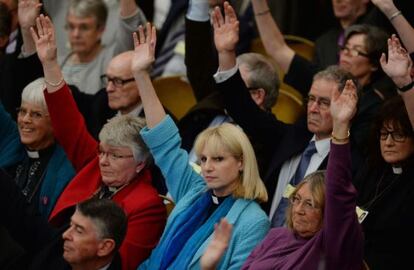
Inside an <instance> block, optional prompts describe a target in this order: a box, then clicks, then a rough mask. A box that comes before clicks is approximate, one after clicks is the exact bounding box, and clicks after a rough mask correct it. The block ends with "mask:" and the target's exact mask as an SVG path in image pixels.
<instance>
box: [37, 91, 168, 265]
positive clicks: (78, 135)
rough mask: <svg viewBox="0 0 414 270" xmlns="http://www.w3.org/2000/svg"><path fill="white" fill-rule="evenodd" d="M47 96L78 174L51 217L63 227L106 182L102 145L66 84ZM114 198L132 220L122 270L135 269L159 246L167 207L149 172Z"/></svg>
mask: <svg viewBox="0 0 414 270" xmlns="http://www.w3.org/2000/svg"><path fill="white" fill-rule="evenodd" d="M45 97H46V103H47V106H48V109H49V114H50V117H51V120H52V126H53V129H54V132H55V137H56V138H57V140H58V141H59V143H60V144H61V145H62V146H63V148H64V149H65V152H66V154H67V155H68V158H69V160H70V161H71V162H72V164H73V166H74V167H75V169H76V171H77V175H76V176H75V177H74V179H73V180H72V181H71V182H70V184H69V185H68V186H67V187H66V189H65V190H64V191H63V193H62V194H61V196H60V198H59V199H58V201H57V203H56V206H55V208H54V209H53V211H52V213H51V215H50V219H49V221H50V222H51V223H52V224H54V225H62V223H63V222H65V221H68V220H67V218H68V214H67V213H68V210H73V207H74V206H75V205H76V204H77V203H78V202H80V201H83V200H85V199H87V198H89V197H91V196H92V195H93V194H94V193H95V191H96V190H97V189H98V188H99V187H100V185H101V183H102V181H101V179H102V177H101V173H100V169H99V159H98V157H97V155H96V149H97V146H98V142H96V141H95V140H94V139H93V138H92V136H90V134H89V133H88V131H87V129H86V126H85V123H84V120H83V118H82V115H81V114H80V113H79V111H78V110H77V107H76V104H75V102H74V100H73V98H72V96H71V94H70V92H69V89H68V88H67V86H66V85H65V86H63V87H62V89H59V90H58V91H57V92H55V93H52V94H49V93H47V92H45ZM112 199H113V200H114V201H115V202H116V203H117V204H118V205H119V206H121V207H122V208H123V209H124V210H125V212H126V214H127V217H128V230H127V234H126V237H125V240H124V242H123V243H122V245H121V248H120V254H121V259H122V266H123V267H122V268H123V269H133V270H135V269H136V268H137V266H138V265H139V264H140V263H141V262H143V261H144V260H145V259H146V258H147V257H148V256H149V255H150V253H151V251H152V249H153V248H154V247H155V246H156V245H157V243H158V240H159V238H160V236H161V234H162V232H163V229H164V225H165V221H166V211H165V207H164V205H163V202H162V200H161V199H160V198H159V197H158V193H157V191H156V189H155V188H154V187H153V186H152V185H151V175H150V172H149V171H148V170H146V169H145V170H143V171H141V173H140V174H139V175H138V177H137V178H136V179H134V180H133V181H131V183H130V184H129V185H128V186H126V187H125V188H123V189H121V190H120V191H119V192H117V193H116V194H115V195H114V196H113V198H112Z"/></svg>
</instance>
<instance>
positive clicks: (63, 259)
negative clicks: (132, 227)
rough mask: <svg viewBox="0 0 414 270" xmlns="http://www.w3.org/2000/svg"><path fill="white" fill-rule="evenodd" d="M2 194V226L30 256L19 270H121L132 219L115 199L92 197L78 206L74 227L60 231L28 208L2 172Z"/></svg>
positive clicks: (73, 221) (32, 209)
mask: <svg viewBox="0 0 414 270" xmlns="http://www.w3.org/2000/svg"><path fill="white" fill-rule="evenodd" d="M0 193H1V194H0V209H1V212H2V219H1V225H2V226H4V228H6V229H7V231H8V233H9V234H10V236H11V237H13V239H14V240H16V241H17V242H18V243H19V244H20V245H21V246H22V247H23V248H24V249H25V251H26V254H25V256H24V257H22V258H21V260H19V261H20V262H19V265H18V268H17V269H56V270H59V269H96V270H97V269H102V267H106V266H107V267H108V268H107V269H108V270H114V269H121V261H120V257H119V254H118V248H119V246H120V245H121V243H122V241H123V239H124V236H125V233H126V229H127V218H126V215H125V213H124V211H123V210H122V209H121V208H120V207H119V206H117V205H116V204H115V203H114V202H112V201H111V200H106V199H97V198H95V197H93V198H91V199H88V200H85V201H83V202H81V203H79V204H78V205H77V207H76V211H75V213H74V214H73V216H72V217H71V222H70V225H69V227H68V226H64V227H62V228H59V229H55V228H52V227H51V226H50V225H49V224H48V223H47V221H46V220H44V218H43V217H41V216H40V215H39V214H38V213H37V212H36V210H35V209H34V208H31V207H30V206H28V205H27V203H26V200H25V198H24V197H23V195H22V194H21V192H20V191H19V189H18V188H17V186H16V184H15V183H14V182H13V180H12V179H10V178H9V177H8V175H7V174H6V173H4V172H3V171H0ZM62 232H63V237H62ZM10 269H13V268H10Z"/></svg>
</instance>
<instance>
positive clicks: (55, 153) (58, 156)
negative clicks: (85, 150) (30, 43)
mask: <svg viewBox="0 0 414 270" xmlns="http://www.w3.org/2000/svg"><path fill="white" fill-rule="evenodd" d="M44 88H45V82H44V79H43V78H40V79H37V80H35V81H33V82H32V83H30V84H29V85H27V86H26V87H25V88H24V90H23V93H22V103H21V106H20V108H19V109H18V116H17V125H16V123H15V122H14V121H13V120H12V118H11V117H10V115H9V114H8V113H6V111H5V110H4V108H3V106H2V105H0V123H1V124H0V167H1V168H3V169H5V170H6V172H7V173H8V174H9V175H10V176H11V177H12V178H14V179H15V181H16V183H17V185H18V186H19V187H20V189H21V190H22V193H23V194H24V196H25V197H26V199H27V201H28V202H29V203H33V204H35V205H36V207H37V208H38V210H39V211H40V213H41V214H42V216H44V218H45V219H47V218H48V217H49V215H50V213H51V211H52V209H53V207H54V206H55V204H56V201H57V199H58V197H59V195H60V194H61V193H62V191H63V189H64V188H65V187H66V185H67V184H68V183H69V181H70V180H71V179H72V177H73V176H74V175H75V171H74V169H73V167H72V165H71V163H70V161H69V160H68V159H67V157H66V155H65V152H64V151H63V149H62V147H61V146H59V145H58V144H56V143H55V138H54V136H53V129H52V125H51V122H50V117H49V113H48V110H47V107H46V102H45V99H44V96H43V89H44Z"/></svg>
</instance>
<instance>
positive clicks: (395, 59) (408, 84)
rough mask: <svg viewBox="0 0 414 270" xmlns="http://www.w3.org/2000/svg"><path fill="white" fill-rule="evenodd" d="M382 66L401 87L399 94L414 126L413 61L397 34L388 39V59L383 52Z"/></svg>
mask: <svg viewBox="0 0 414 270" xmlns="http://www.w3.org/2000/svg"><path fill="white" fill-rule="evenodd" d="M380 62H381V67H382V69H383V70H384V72H385V73H386V74H387V75H388V76H389V77H390V78H391V79H392V80H393V81H394V83H395V85H396V86H397V87H398V88H399V90H400V91H398V92H399V94H400V95H401V97H402V99H403V100H404V104H405V107H406V108H407V112H408V117H409V118H410V122H411V126H413V127H414V83H413V78H412V77H411V72H412V68H413V62H412V61H411V59H410V57H409V56H408V53H407V51H406V50H405V49H404V48H403V47H402V46H401V43H400V41H399V40H398V38H397V37H396V36H395V35H392V37H391V38H390V39H388V60H387V59H386V56H385V54H382V56H381V59H380Z"/></svg>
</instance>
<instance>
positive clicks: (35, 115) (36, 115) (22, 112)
mask: <svg viewBox="0 0 414 270" xmlns="http://www.w3.org/2000/svg"><path fill="white" fill-rule="evenodd" d="M16 111H17V116H18V117H25V116H26V115H27V114H28V115H29V117H30V118H31V119H33V120H40V119H42V118H44V117H46V116H48V115H49V114H47V113H43V112H39V111H30V110H28V109H26V108H21V107H20V108H17V109H16Z"/></svg>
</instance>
